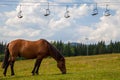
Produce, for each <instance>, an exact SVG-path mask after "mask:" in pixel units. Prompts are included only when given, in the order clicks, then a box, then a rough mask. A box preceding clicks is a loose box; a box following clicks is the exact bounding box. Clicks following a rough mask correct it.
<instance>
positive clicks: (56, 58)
mask: <svg viewBox="0 0 120 80" xmlns="http://www.w3.org/2000/svg"><path fill="white" fill-rule="evenodd" d="M53 58H54V59H55V60H56V61H60V60H61V59H62V58H63V56H62V55H61V54H60V52H58V51H57V52H55V53H54V57H53Z"/></svg>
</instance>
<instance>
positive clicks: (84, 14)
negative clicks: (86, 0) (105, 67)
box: [0, 0, 120, 42]
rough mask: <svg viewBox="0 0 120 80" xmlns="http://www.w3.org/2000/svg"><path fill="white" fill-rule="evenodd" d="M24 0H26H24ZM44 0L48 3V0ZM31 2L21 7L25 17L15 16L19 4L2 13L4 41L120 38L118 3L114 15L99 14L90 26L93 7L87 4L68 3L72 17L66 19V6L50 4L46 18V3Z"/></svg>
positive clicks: (69, 0) (114, 7)
mask: <svg viewBox="0 0 120 80" xmlns="http://www.w3.org/2000/svg"><path fill="white" fill-rule="evenodd" d="M24 1H25V2H26V1H27V0H23V1H22V2H24ZM28 1H29V0H28ZM31 1H37V0H31ZM42 1H43V2H46V1H47V0H42ZM72 1H73V0H66V1H65V0H64V1H63V0H61V1H55V2H56V4H57V3H58V2H72ZM111 1H112V0H111ZM103 2H104V1H103ZM38 4H39V6H38ZM51 4H52V3H51ZM29 5H33V6H22V12H23V13H22V14H23V18H22V19H18V18H17V17H16V15H17V12H18V11H19V5H18V6H17V7H16V9H15V10H13V11H10V12H4V13H0V18H2V16H4V20H3V21H4V24H0V36H1V40H2V39H6V40H7V39H8V40H12V39H15V38H25V39H32V40H36V39H39V38H46V39H49V40H63V41H78V42H84V41H85V37H88V38H89V41H90V42H95V41H99V40H105V41H110V40H111V39H112V40H119V39H120V37H119V34H120V23H119V21H120V9H119V7H118V5H112V4H111V5H110V8H111V9H112V10H115V14H114V15H112V16H109V17H104V16H101V17H98V16H96V17H98V19H99V20H97V21H98V22H93V23H91V24H90V25H88V22H85V21H91V20H92V19H91V16H90V15H89V14H90V10H91V6H88V5H86V4H82V5H80V6H78V5H74V6H69V8H68V10H69V11H70V18H68V19H66V18H64V13H65V9H66V6H50V11H51V15H50V16H48V17H45V16H44V13H45V12H44V11H45V9H46V8H47V6H43V5H42V3H36V4H35V3H29ZM99 7H101V6H99ZM102 8H103V7H102ZM84 18H85V19H86V20H84V23H82V22H80V21H81V19H84ZM93 18H94V17H93ZM95 19H97V18H95ZM3 21H2V22H3ZM94 21H95V20H94ZM94 24H95V25H94Z"/></svg>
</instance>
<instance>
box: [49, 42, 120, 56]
mask: <svg viewBox="0 0 120 80" xmlns="http://www.w3.org/2000/svg"><path fill="white" fill-rule="evenodd" d="M51 43H52V44H53V45H54V46H55V47H56V48H57V49H58V50H59V51H60V52H61V53H62V54H63V55H64V56H86V55H98V54H110V53H120V42H119V41H118V42H112V41H111V42H110V43H109V44H106V43H105V41H100V42H98V43H95V44H84V43H71V42H68V43H63V42H62V41H53V42H51Z"/></svg>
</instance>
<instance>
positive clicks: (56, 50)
mask: <svg viewBox="0 0 120 80" xmlns="http://www.w3.org/2000/svg"><path fill="white" fill-rule="evenodd" d="M48 44H49V49H50V51H52V53H54V56H53V57H54V58H55V59H57V60H60V59H62V58H64V57H63V55H62V54H61V53H60V51H59V50H58V49H57V48H56V47H55V46H53V45H52V44H50V43H49V42H48Z"/></svg>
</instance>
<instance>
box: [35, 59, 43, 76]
mask: <svg viewBox="0 0 120 80" xmlns="http://www.w3.org/2000/svg"><path fill="white" fill-rule="evenodd" d="M41 62H42V59H38V63H37V69H36V74H37V75H38V74H39V73H38V71H39V67H40V64H41Z"/></svg>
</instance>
